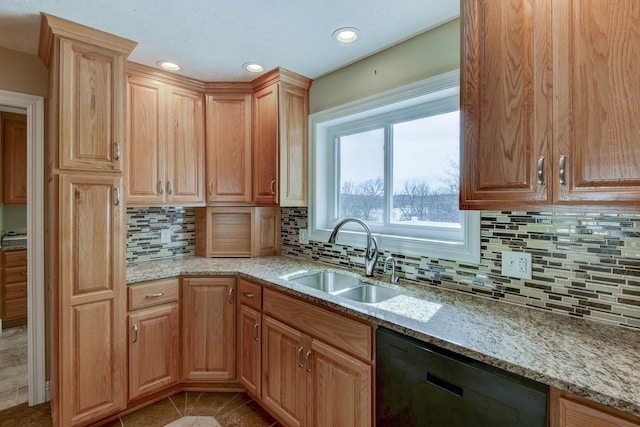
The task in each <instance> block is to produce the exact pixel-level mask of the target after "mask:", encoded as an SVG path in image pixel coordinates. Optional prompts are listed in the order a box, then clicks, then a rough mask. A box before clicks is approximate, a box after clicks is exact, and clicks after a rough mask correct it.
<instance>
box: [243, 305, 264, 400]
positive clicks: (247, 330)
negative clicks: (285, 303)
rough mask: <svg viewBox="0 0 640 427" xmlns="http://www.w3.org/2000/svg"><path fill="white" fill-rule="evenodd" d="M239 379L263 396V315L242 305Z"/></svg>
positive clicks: (257, 394)
mask: <svg viewBox="0 0 640 427" xmlns="http://www.w3.org/2000/svg"><path fill="white" fill-rule="evenodd" d="M238 319H239V321H238V379H239V381H240V384H242V385H243V386H244V387H245V388H246V389H247V391H248V392H249V393H251V394H252V395H253V396H254V397H256V398H258V399H259V398H260V397H261V390H262V388H261V378H260V374H261V372H262V367H261V363H262V357H261V349H262V339H261V332H262V315H261V314H260V312H259V311H257V310H255V309H253V308H251V307H248V306H246V305H244V304H242V305H240V311H239V313H238Z"/></svg>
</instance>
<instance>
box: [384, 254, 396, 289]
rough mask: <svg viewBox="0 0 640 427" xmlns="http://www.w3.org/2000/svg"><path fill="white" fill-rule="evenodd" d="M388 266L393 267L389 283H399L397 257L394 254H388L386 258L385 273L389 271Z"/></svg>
mask: <svg viewBox="0 0 640 427" xmlns="http://www.w3.org/2000/svg"><path fill="white" fill-rule="evenodd" d="M387 268H390V269H391V276H389V283H398V275H397V274H396V259H395V258H394V257H392V256H388V257H386V258H385V259H384V267H383V269H382V272H383V273H386V272H387Z"/></svg>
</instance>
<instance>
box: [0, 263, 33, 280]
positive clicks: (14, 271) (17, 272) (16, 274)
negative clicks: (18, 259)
mask: <svg viewBox="0 0 640 427" xmlns="http://www.w3.org/2000/svg"><path fill="white" fill-rule="evenodd" d="M3 276H4V283H21V282H26V280H27V267H26V266H22V267H6V268H5V269H4V272H3Z"/></svg>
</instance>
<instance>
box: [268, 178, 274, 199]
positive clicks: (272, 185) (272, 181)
mask: <svg viewBox="0 0 640 427" xmlns="http://www.w3.org/2000/svg"><path fill="white" fill-rule="evenodd" d="M275 185H276V180H275V179H272V180H271V182H270V183H269V191H270V192H271V194H273V195H275V194H276V190H275V188H274V187H275Z"/></svg>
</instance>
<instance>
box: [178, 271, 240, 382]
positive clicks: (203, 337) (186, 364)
mask: <svg viewBox="0 0 640 427" xmlns="http://www.w3.org/2000/svg"><path fill="white" fill-rule="evenodd" d="M235 288H236V281H235V279H234V278H206V279H205V278H185V279H183V294H182V295H183V298H182V303H183V306H182V307H183V309H182V323H183V376H184V380H185V381H233V380H235V378H236V371H235V365H236V360H235V348H236V332H235V331H236V323H235V321H236V303H235V300H236V292H235Z"/></svg>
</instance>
